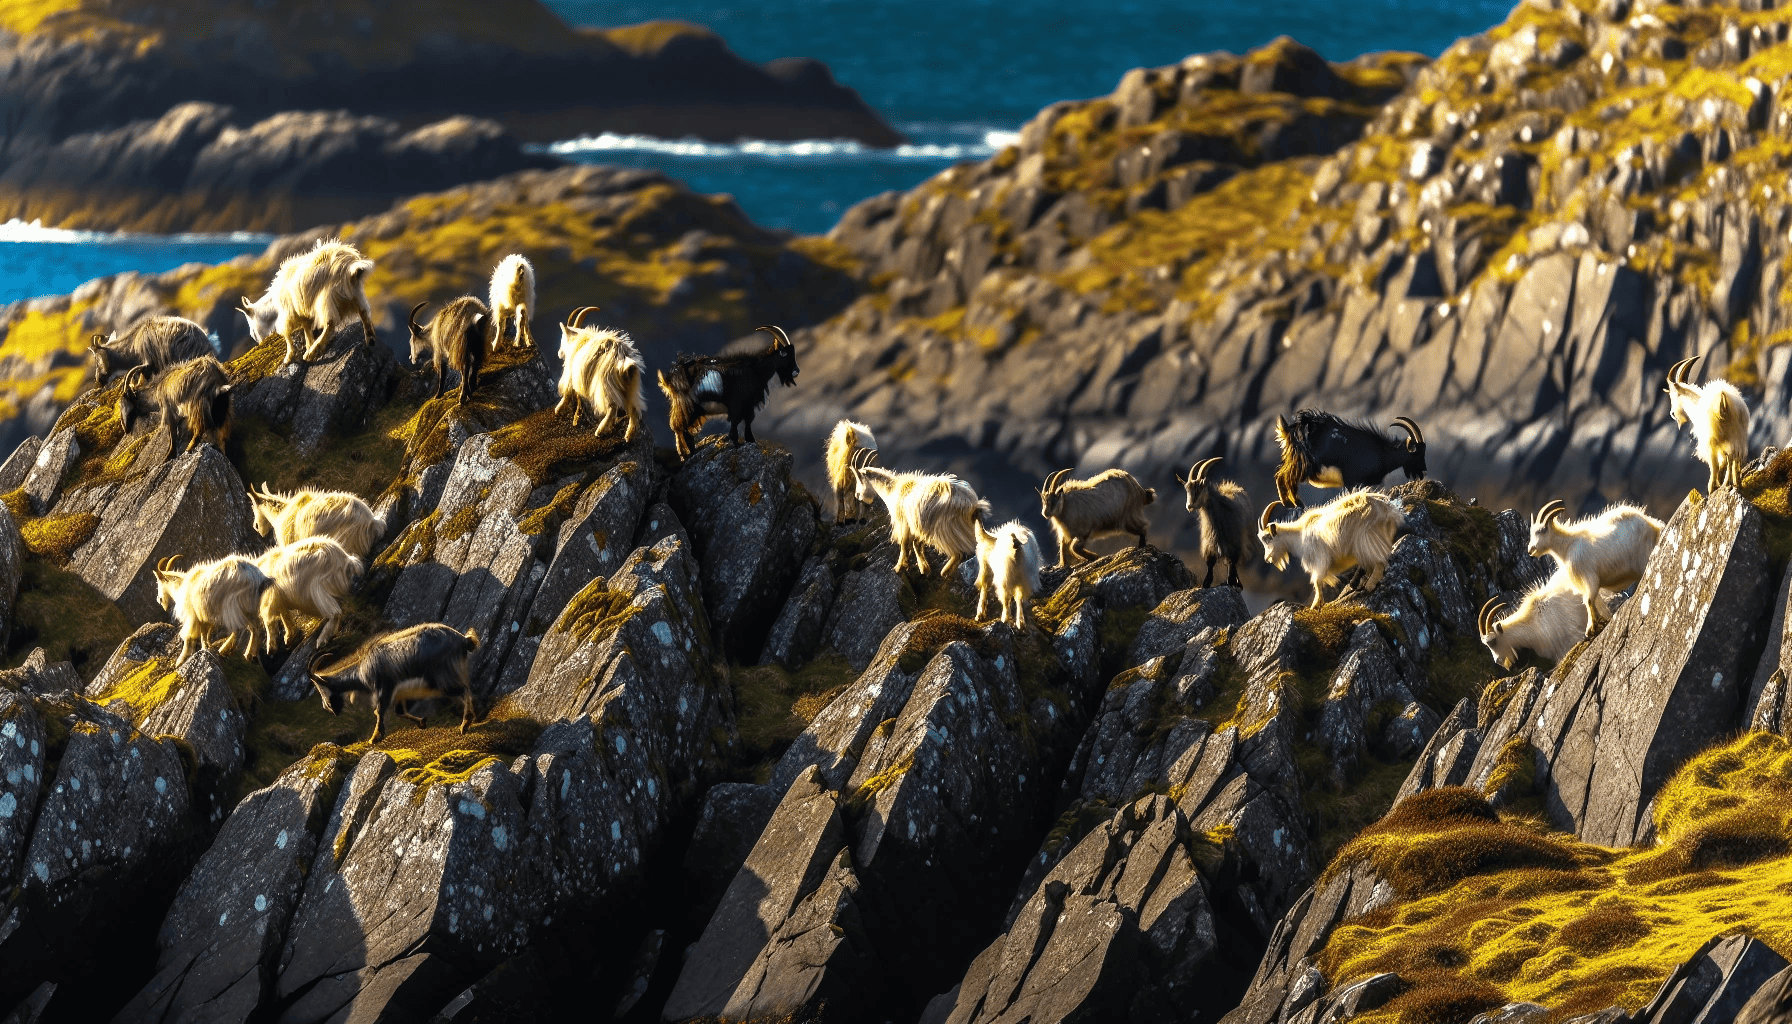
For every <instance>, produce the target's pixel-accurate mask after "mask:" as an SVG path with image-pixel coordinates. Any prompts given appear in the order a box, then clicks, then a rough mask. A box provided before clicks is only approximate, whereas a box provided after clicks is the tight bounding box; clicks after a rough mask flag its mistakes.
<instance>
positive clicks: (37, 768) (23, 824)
mask: <svg viewBox="0 0 1792 1024" xmlns="http://www.w3.org/2000/svg"><path fill="white" fill-rule="evenodd" d="M44 742H45V736H44V722H43V717H42V716H41V715H39V714H38V712H37V708H36V706H35V705H33V704H32V702H31V701H30V700H29V699H28V698H26V697H25V696H23V695H21V694H18V693H14V692H13V691H11V690H7V689H0V812H4V813H0V885H4V886H6V887H8V888H10V887H11V886H13V885H16V884H18V882H19V865H20V863H21V861H22V860H23V858H24V856H25V847H26V845H27V844H28V843H29V842H30V840H31V823H32V822H33V821H34V820H36V817H37V798H38V794H39V793H40V792H42V790H43V786H44V758H45V756H46V755H47V754H48V750H47V749H46V748H45V745H44Z"/></svg>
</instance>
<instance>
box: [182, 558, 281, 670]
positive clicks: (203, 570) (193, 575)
mask: <svg viewBox="0 0 1792 1024" xmlns="http://www.w3.org/2000/svg"><path fill="white" fill-rule="evenodd" d="M180 558H181V556H180V555H170V556H169V557H167V558H164V559H162V560H161V561H160V562H157V563H156V602H157V603H158V604H160V605H161V606H162V609H163V610H164V611H168V612H172V613H173V615H174V619H175V621H176V622H178V623H180V660H181V661H186V660H187V658H189V657H191V656H192V655H193V653H194V652H195V651H197V650H198V649H199V648H201V647H204V646H206V645H208V644H209V643H210V642H211V638H212V633H213V632H215V631H217V630H220V629H221V630H223V631H224V633H225V637H224V640H223V642H222V643H220V644H219V645H218V652H219V653H221V654H228V653H230V649H231V647H232V646H233V645H234V644H235V643H236V637H237V634H238V633H240V632H243V631H244V630H247V631H248V633H249V643H248V646H247V647H246V648H245V649H244V651H243V657H245V658H253V657H255V654H256V651H257V649H258V648H257V643H258V642H259V641H260V640H261V635H260V621H259V619H258V614H259V611H260V607H259V606H260V603H261V593H262V591H263V590H265V589H267V587H268V585H269V584H270V583H271V582H272V581H271V580H269V579H268V576H267V574H266V573H264V572H262V571H261V568H260V567H259V566H257V565H256V564H255V562H254V561H253V560H252V559H248V558H244V557H242V556H241V555H228V556H226V557H224V558H220V559H217V560H215V561H211V562H204V563H202V564H200V565H196V566H194V567H193V568H191V569H187V570H184V571H182V570H178V569H175V568H174V563H175V562H177V561H179V560H180Z"/></svg>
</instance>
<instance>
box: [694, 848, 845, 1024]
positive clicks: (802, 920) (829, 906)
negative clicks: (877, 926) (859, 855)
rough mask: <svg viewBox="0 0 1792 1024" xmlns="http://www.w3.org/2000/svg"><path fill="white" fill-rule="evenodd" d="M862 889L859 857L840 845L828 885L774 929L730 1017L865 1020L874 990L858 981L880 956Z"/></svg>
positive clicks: (731, 1007)
mask: <svg viewBox="0 0 1792 1024" xmlns="http://www.w3.org/2000/svg"><path fill="white" fill-rule="evenodd" d="M859 890H860V883H859V880H858V878H857V877H856V876H855V875H854V873H853V868H852V859H851V857H850V856H849V855H848V853H847V851H846V850H841V851H840V853H839V855H838V856H836V857H835V858H834V861H833V864H832V865H831V868H830V870H829V871H828V874H827V875H826V877H824V878H823V879H822V881H821V884H820V885H819V886H818V887H817V888H816V889H815V891H814V892H812V893H810V894H809V895H807V896H805V897H804V898H803V901H802V902H801V903H799V904H797V906H796V908H795V909H794V910H793V911H792V912H791V913H790V915H789V916H788V917H786V918H785V919H784V921H783V923H782V924H780V925H779V926H778V930H777V931H776V932H773V933H772V936H771V939H770V940H769V941H768V942H767V943H766V944H765V948H764V950H762V951H761V953H760V955H759V959H758V960H757V961H756V962H755V963H754V964H753V967H752V969H751V970H750V971H749V972H748V974H747V977H746V979H745V980H744V981H743V982H742V983H741V985H740V988H739V990H738V991H737V993H736V996H735V998H733V999H731V1000H730V1001H729V1003H728V1006H727V1007H726V1009H725V1011H724V1012H725V1014H726V1016H727V1018H728V1019H737V1020H777V1019H784V1018H787V1017H788V1016H789V1015H791V1014H794V1013H798V1012H802V1011H803V1009H805V1008H808V1007H816V1008H819V1009H820V1011H821V1012H820V1014H819V1019H821V1020H826V1021H851V1020H855V1019H860V1017H861V1015H862V1014H863V1013H864V1012H865V1004H866V1003H867V1002H868V1001H869V1000H868V999H867V996H868V993H866V992H865V991H864V990H862V989H860V988H858V987H857V986H855V985H854V984H853V979H854V978H858V977H863V976H865V975H867V974H869V973H870V972H871V971H872V970H873V969H874V968H875V967H876V961H875V954H874V952H873V947H872V945H871V941H870V939H869V937H868V936H867V935H866V932H865V928H864V923H863V921H862V920H861V917H860V911H859V905H858V897H859Z"/></svg>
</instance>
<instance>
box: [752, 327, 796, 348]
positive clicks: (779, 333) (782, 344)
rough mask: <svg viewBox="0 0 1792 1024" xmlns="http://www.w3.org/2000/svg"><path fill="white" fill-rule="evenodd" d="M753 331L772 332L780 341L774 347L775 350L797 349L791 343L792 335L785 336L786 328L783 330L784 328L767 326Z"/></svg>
mask: <svg viewBox="0 0 1792 1024" xmlns="http://www.w3.org/2000/svg"><path fill="white" fill-rule="evenodd" d="M753 329H754V330H755V331H770V332H772V334H773V335H774V336H776V337H777V338H778V341H779V343H778V344H773V345H772V347H773V348H795V347H796V346H795V345H792V344H791V343H790V335H788V334H785V333H784V328H782V327H773V326H770V325H767V326H765V327H755V328H753Z"/></svg>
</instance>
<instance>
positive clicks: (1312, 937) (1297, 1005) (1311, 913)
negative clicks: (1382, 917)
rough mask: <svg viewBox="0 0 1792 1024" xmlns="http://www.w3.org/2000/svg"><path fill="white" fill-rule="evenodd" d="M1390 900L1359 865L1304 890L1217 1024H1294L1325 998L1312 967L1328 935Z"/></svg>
mask: <svg viewBox="0 0 1792 1024" xmlns="http://www.w3.org/2000/svg"><path fill="white" fill-rule="evenodd" d="M1393 898H1394V890H1393V887H1392V886H1390V885H1388V884H1387V883H1386V882H1384V881H1382V880H1381V879H1379V878H1377V877H1376V875H1375V872H1374V871H1373V869H1371V868H1370V867H1369V866H1368V865H1367V863H1364V862H1359V863H1357V864H1355V865H1353V866H1352V867H1351V868H1350V869H1349V870H1347V871H1340V872H1338V873H1337V874H1335V875H1333V876H1332V877H1331V878H1329V879H1327V880H1326V881H1325V882H1324V883H1323V884H1321V885H1319V886H1317V887H1315V888H1312V889H1308V890H1307V891H1306V893H1304V894H1303V895H1302V896H1301V897H1300V898H1299V899H1297V900H1295V901H1294V903H1293V905H1292V906H1290V907H1289V908H1288V912H1287V913H1286V914H1284V915H1282V919H1281V920H1280V921H1278V922H1277V923H1276V926H1275V929H1274V930H1273V931H1272V932H1271V933H1270V935H1269V945H1268V948H1267V949H1266V950H1265V951H1264V954H1263V959H1262V961H1261V962H1260V963H1259V964H1258V967H1257V973H1256V975H1255V976H1254V977H1253V978H1252V979H1251V983H1250V987H1249V988H1248V989H1247V990H1246V991H1245V995H1244V998H1243V999H1241V1000H1240V1001H1239V1004H1238V1006H1237V1007H1236V1008H1234V1009H1233V1010H1232V1011H1231V1012H1229V1013H1227V1014H1226V1015H1225V1016H1224V1017H1223V1018H1221V1022H1222V1024H1271V1022H1272V1021H1291V1020H1293V1019H1295V1015H1296V1014H1298V1013H1300V1012H1301V1011H1302V1010H1303V1009H1306V1008H1307V1007H1310V1006H1312V1005H1313V1004H1314V1003H1315V1002H1316V1001H1317V1000H1318V999H1319V998H1320V997H1321V996H1323V995H1324V990H1325V982H1324V979H1323V978H1322V977H1320V976H1319V971H1318V970H1316V969H1315V968H1314V966H1313V964H1314V961H1315V960H1317V959H1318V956H1319V953H1320V951H1321V950H1323V949H1324V948H1325V944H1326V941H1327V940H1328V939H1330V938H1331V934H1332V930H1333V929H1334V928H1336V927H1337V926H1338V925H1339V924H1341V923H1343V922H1344V921H1345V920H1347V919H1349V918H1353V917H1358V916H1360V915H1362V914H1366V913H1369V912H1370V911H1371V910H1375V909H1377V908H1378V907H1383V906H1386V905H1388V904H1389V903H1391V902H1392V901H1393Z"/></svg>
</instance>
